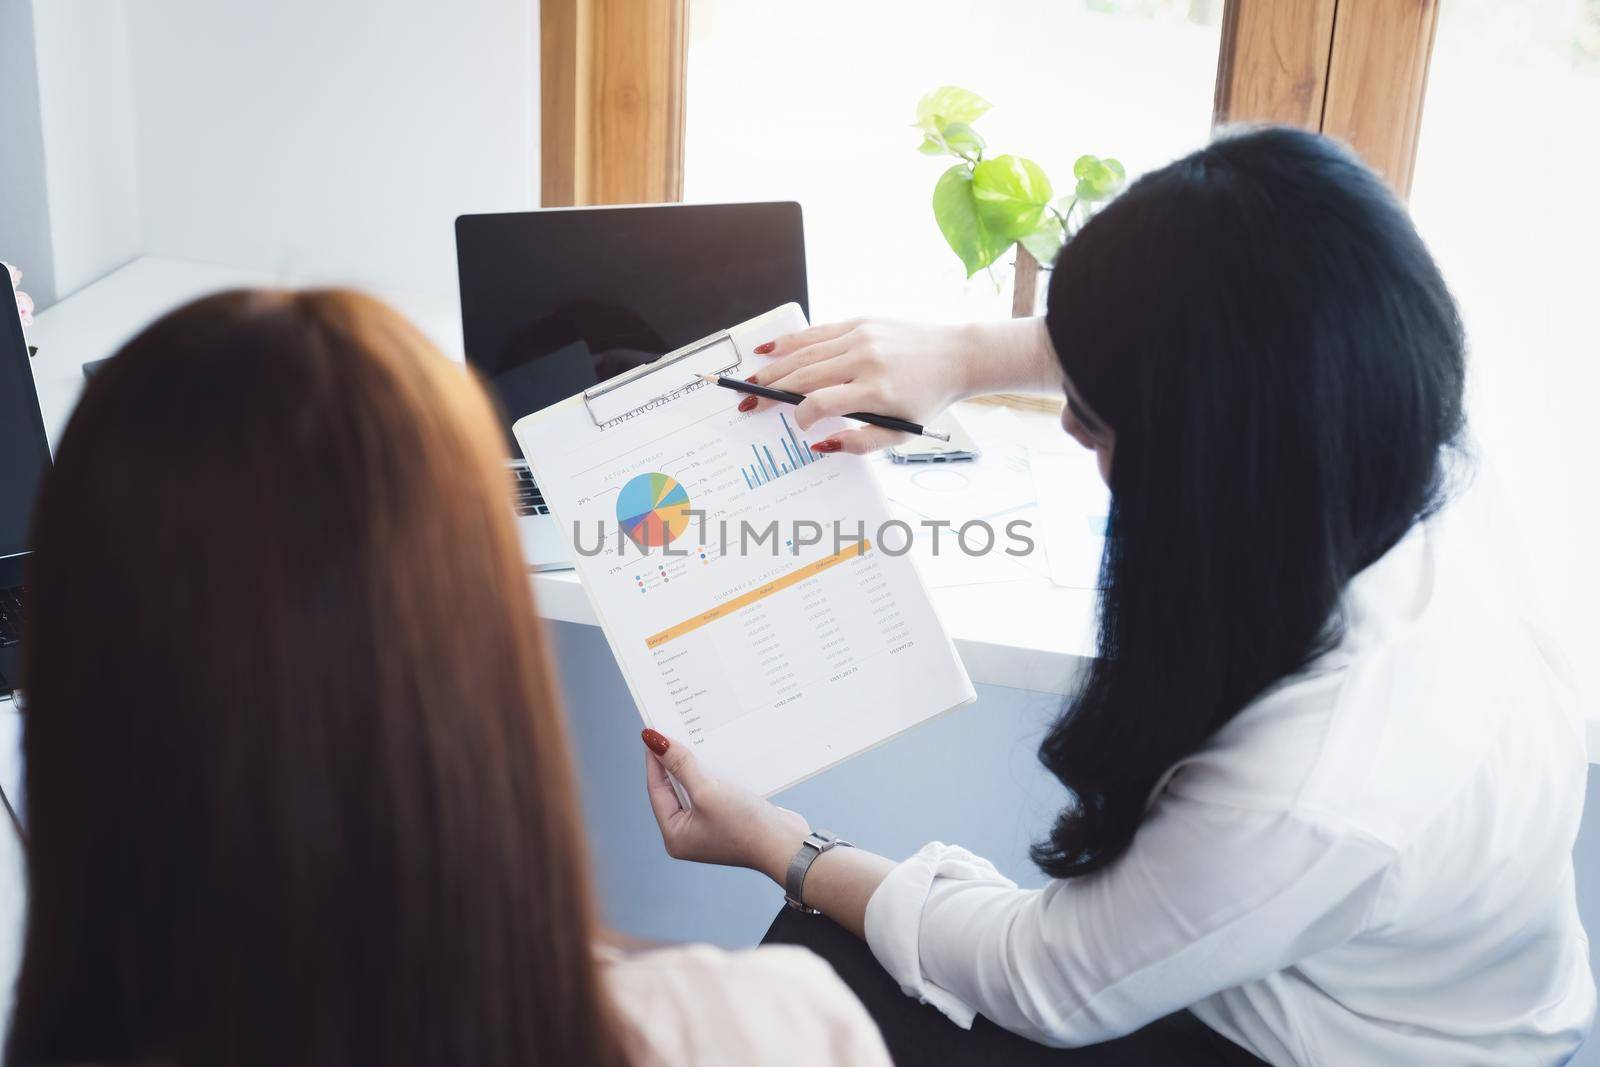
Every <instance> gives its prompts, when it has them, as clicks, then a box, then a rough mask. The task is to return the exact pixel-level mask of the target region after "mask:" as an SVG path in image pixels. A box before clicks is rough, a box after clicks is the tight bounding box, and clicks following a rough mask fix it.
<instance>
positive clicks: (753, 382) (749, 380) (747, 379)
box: [745, 374, 756, 385]
mask: <svg viewBox="0 0 1600 1067" xmlns="http://www.w3.org/2000/svg"><path fill="white" fill-rule="evenodd" d="M745 381H747V382H749V383H750V384H751V385H754V384H756V376H755V375H754V374H752V375H750V377H748V378H746V379H745Z"/></svg>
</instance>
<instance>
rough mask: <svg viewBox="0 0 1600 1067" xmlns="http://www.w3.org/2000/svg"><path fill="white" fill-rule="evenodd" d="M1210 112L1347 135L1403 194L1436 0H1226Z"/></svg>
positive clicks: (1220, 119)
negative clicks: (1214, 90) (1213, 103)
mask: <svg viewBox="0 0 1600 1067" xmlns="http://www.w3.org/2000/svg"><path fill="white" fill-rule="evenodd" d="M1222 18H1223V22H1222V48H1221V51H1220V54H1219V55H1218V57H1217V87H1216V97H1215V106H1214V109H1213V116H1214V119H1215V122H1216V123H1217V124H1219V125H1222V124H1228V123H1236V122H1282V123H1288V124H1290V125H1294V126H1301V127H1304V128H1305V129H1308V130H1317V131H1320V132H1321V133H1324V134H1327V135H1328V136H1330V137H1336V138H1338V139H1339V140H1341V141H1344V142H1346V143H1348V144H1349V145H1350V146H1351V147H1352V148H1354V149H1355V150H1356V152H1357V153H1358V154H1359V155H1360V156H1361V157H1362V158H1363V159H1365V160H1366V161H1367V163H1368V164H1369V165H1370V166H1371V167H1372V168H1373V169H1374V170H1376V171H1378V173H1380V174H1382V175H1383V176H1384V178H1385V179H1386V180H1387V181H1388V182H1389V184H1390V185H1391V186H1392V187H1393V188H1394V190H1395V192H1396V193H1398V194H1399V195H1400V197H1401V198H1402V199H1404V198H1405V197H1407V196H1409V195H1410V192H1411V175H1412V171H1413V169H1414V167H1415V165H1416V159H1417V133H1418V131H1419V130H1420V128H1421V126H1422V105H1423V98H1424V96H1425V95H1426V92H1427V85H1428V62H1429V60H1430V58H1431V57H1432V55H1433V38H1434V31H1435V29H1436V28H1437V26H1438V21H1439V0H1227V4H1226V6H1225V7H1224V9H1223V16H1222Z"/></svg>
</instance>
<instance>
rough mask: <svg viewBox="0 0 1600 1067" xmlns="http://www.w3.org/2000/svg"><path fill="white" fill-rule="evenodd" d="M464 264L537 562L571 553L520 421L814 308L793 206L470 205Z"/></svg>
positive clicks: (461, 255)
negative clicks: (664, 359) (520, 438)
mask: <svg viewBox="0 0 1600 1067" xmlns="http://www.w3.org/2000/svg"><path fill="white" fill-rule="evenodd" d="M456 265H457V268H458V270H459V272H460V279H461V330H462V335H463V341H464V342H465V348H466V355H467V362H468V363H469V364H471V365H472V366H473V367H475V368H477V370H478V371H479V373H480V374H481V376H482V377H483V380H484V381H485V382H486V383H487V384H488V386H489V389H490V392H491V393H493V394H494V398H495V400H496V401H497V402H498V406H499V409H500V415H501V418H502V419H503V421H504V427H503V428H504V430H505V435H506V441H507V447H508V448H509V454H510V455H511V456H512V457H513V459H512V461H511V463H510V468H511V470H510V477H511V478H512V479H513V482H514V485H515V492H516V497H515V499H516V504H517V523H518V526H519V529H520V532H521V535H522V549H523V555H524V557H525V558H526V560H527V563H528V566H529V567H531V568H532V569H534V570H553V569H557V568H564V567H570V566H571V563H570V562H569V561H568V559H567V552H566V548H565V547H564V546H563V544H562V538H561V531H560V530H559V529H557V528H556V524H555V520H554V519H553V518H551V516H550V509H549V508H547V507H546V506H545V503H544V498H543V497H542V496H541V495H540V494H539V487H538V486H537V485H535V484H534V481H533V475H532V474H531V473H530V472H529V470H528V465H527V463H526V462H525V461H524V460H523V458H522V451H521V449H520V448H519V446H518V445H517V441H516V438H515V437H513V436H512V433H511V425H512V423H514V422H516V421H517V420H518V419H520V418H522V417H523V416H524V415H527V414H530V413H532V412H535V411H538V410H540V409H542V408H545V407H549V406H550V405H551V404H554V403H556V402H558V401H561V400H565V399H566V398H567V397H569V396H572V395H573V394H575V393H578V392H581V391H582V390H584V389H588V388H589V387H591V386H593V385H596V384H598V383H599V382H603V381H605V380H606V379H608V378H612V377H615V376H616V375H618V374H621V373H623V372H624V371H627V370H630V369H632V368H634V367H637V366H639V365H640V364H643V363H648V362H650V361H652V360H654V359H656V358H658V357H660V356H662V355H665V354H666V353H668V352H671V351H673V350H674V349H678V348H682V347H683V346H685V345H687V344H690V343H692V342H694V341H698V340H700V339H702V338H704V337H707V336H709V335H711V334H714V333H716V332H717V331H719V330H724V329H727V328H728V326H730V325H732V324H733V323H738V322H743V321H745V320H746V319H749V318H753V317H755V316H756V315H759V314H761V313H762V312H764V311H769V310H771V309H772V308H775V307H778V306H779V305H782V304H787V303H790V302H794V303H797V304H799V305H800V308H801V310H803V311H805V312H806V313H807V317H808V318H809V316H810V308H809V305H808V303H807V292H806V253H805V235H804V229H803V226H802V224H801V217H800V205H799V204H796V203H792V202H780V203H756V204H655V205H649V206H644V207H598V208H547V209H545V210H543V211H519V212H509V213H504V214H494V215H462V216H461V217H460V218H458V219H456Z"/></svg>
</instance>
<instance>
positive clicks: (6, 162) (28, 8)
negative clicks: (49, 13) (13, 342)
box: [0, 0, 56, 307]
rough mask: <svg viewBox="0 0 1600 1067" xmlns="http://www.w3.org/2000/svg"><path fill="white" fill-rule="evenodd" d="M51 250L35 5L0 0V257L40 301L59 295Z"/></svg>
mask: <svg viewBox="0 0 1600 1067" xmlns="http://www.w3.org/2000/svg"><path fill="white" fill-rule="evenodd" d="M51 250H52V242H51V240H50V199H49V196H48V194H47V193H46V190H45V177H44V131H43V129H42V127H41V125H40V121H39V74H38V70H37V68H36V67H35V65H34V58H33V7H32V5H30V4H26V3H18V2H7V0H0V260H5V261H6V262H7V263H15V264H16V265H17V266H19V267H21V268H22V270H23V271H24V273H25V275H26V276H25V277H24V278H23V281H22V288H23V291H24V292H26V293H27V294H28V295H29V296H31V297H33V299H34V302H35V304H37V305H38V306H39V307H47V306H49V304H50V303H51V302H52V301H54V300H55V292H56V286H55V270H54V268H53V267H52V263H53V261H54V257H53V255H52V254H51ZM3 303H4V301H3V300H0V304H3Z"/></svg>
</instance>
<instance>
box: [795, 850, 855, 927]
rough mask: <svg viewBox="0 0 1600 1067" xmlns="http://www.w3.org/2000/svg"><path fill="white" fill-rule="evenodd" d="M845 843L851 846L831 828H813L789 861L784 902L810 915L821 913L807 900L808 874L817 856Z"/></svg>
mask: <svg viewBox="0 0 1600 1067" xmlns="http://www.w3.org/2000/svg"><path fill="white" fill-rule="evenodd" d="M839 845H843V846H845V847H846V848H849V847H851V845H850V842H848V841H846V840H844V839H843V838H842V837H840V836H839V835H838V834H836V833H833V832H832V831H831V830H813V831H811V833H809V834H807V835H806V839H805V840H804V841H802V842H800V847H799V848H798V849H797V850H796V851H795V854H794V858H793V859H791V860H790V861H789V870H788V871H787V872H786V873H785V875H784V879H783V899H784V903H785V904H787V905H788V906H789V907H791V908H794V909H795V910H796V911H803V912H805V913H806V914H808V915H820V914H821V912H819V911H818V910H817V909H816V908H813V907H810V906H808V905H807V904H806V902H805V896H804V892H805V885H806V874H807V872H809V871H810V870H811V865H812V864H813V863H815V862H816V860H817V857H818V856H820V855H822V854H823V853H824V852H827V851H828V850H829V849H831V848H835V847H837V846H839Z"/></svg>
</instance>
